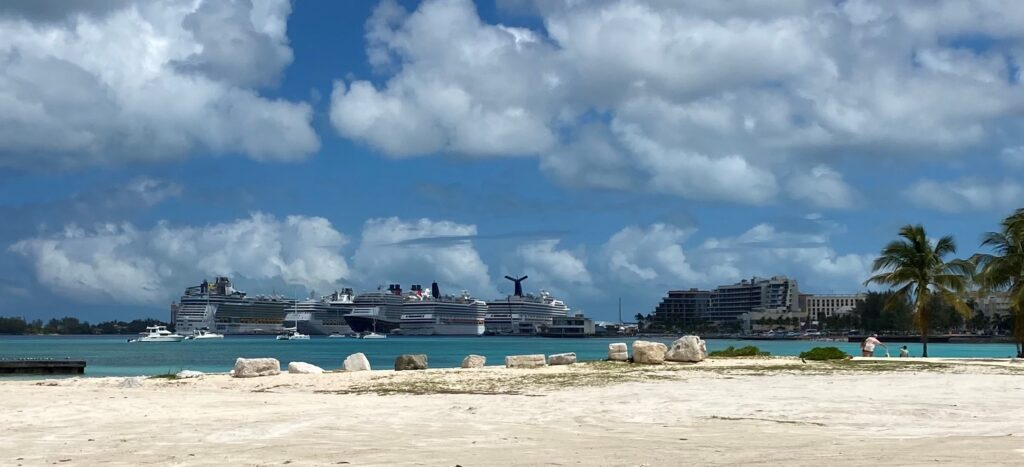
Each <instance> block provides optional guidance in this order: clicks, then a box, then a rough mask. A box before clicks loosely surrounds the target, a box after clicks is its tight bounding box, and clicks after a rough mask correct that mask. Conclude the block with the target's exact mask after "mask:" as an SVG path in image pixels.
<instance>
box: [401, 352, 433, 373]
mask: <svg viewBox="0 0 1024 467" xmlns="http://www.w3.org/2000/svg"><path fill="white" fill-rule="evenodd" d="M426 369H427V356H426V355H424V354H415V355H411V354H406V355H399V356H398V357H397V358H395V371H403V370H426Z"/></svg>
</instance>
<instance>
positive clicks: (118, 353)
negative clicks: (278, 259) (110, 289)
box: [0, 336, 1014, 376]
mask: <svg viewBox="0 0 1024 467" xmlns="http://www.w3.org/2000/svg"><path fill="white" fill-rule="evenodd" d="M127 339H128V336H122V337H116V336H0V358H65V357H68V358H72V359H84V360H85V361H86V362H87V363H88V366H87V367H86V375H87V376H133V375H156V374H161V373H167V372H177V371H179V370H183V369H188V370H198V371H203V372H226V371H228V370H230V369H231V367H232V366H233V365H234V361H235V358H237V357H273V358H276V359H278V360H280V361H281V365H282V366H286V365H287V364H288V362H292V361H303V362H308V363H312V364H314V365H318V366H320V367H323V368H325V369H332V368H338V367H340V366H341V362H342V361H343V360H344V359H345V357H346V356H348V355H349V354H352V353H355V352H363V353H364V354H366V356H367V357H368V358H369V359H370V364H371V366H373V367H374V368H376V369H390V368H392V367H393V365H394V360H395V357H396V356H398V355H401V354H406V353H423V354H427V356H428V358H429V365H430V367H431V368H444V367H457V366H459V363H461V362H462V358H463V357H465V356H466V355H468V354H471V353H475V354H479V355H484V356H486V357H487V363H488V364H489V365H500V364H502V363H503V362H504V357H505V356H506V355H519V354H548V355H550V354H553V353H561V352H576V356H577V358H578V359H579V360H581V361H585V360H601V359H604V358H605V357H607V354H608V343H610V342H627V343H628V342H632V341H633V340H635V339H622V338H610V339H605V338H588V339H553V338H542V337H388V338H387V339H379V340H362V339H349V338H342V339H337V338H327V337H318V336H313V338H312V339H310V340H308V341H277V340H275V339H274V337H273V336H227V337H226V338H225V339H223V340H219V341H216V340H215V341H183V342H168V343H155V342H149V343H142V342H138V343H127V342H126V340H127ZM645 340H657V341H661V342H665V343H666V344H671V339H652V338H645ZM730 345H734V346H738V347H742V346H745V345H756V346H758V347H760V348H761V350H766V351H768V352H771V354H772V355H797V354H799V353H800V352H802V351H805V350H808V349H810V348H812V347H818V346H835V347H839V348H840V349H843V350H844V351H846V352H847V353H850V354H851V355H854V354H858V353H859V346H858V344H856V343H846V342H812V341H756V342H755V341H739V340H709V341H708V350H709V351H713V350H719V349H723V348H725V347H727V346H730ZM900 345H903V344H890V346H889V347H890V352H891V354H892V355H894V356H895V355H898V354H899V352H898V350H897V349H898V348H899V346H900ZM907 345H908V346H909V348H910V353H911V355H912V356H920V354H921V345H920V344H907ZM928 352H929V354H930V356H933V357H1010V356H1012V355H1013V353H1014V349H1013V345H1012V344H930V345H929V346H928ZM876 355H878V356H883V355H885V353H884V349H881V348H879V350H878V352H876Z"/></svg>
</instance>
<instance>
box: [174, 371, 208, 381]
mask: <svg viewBox="0 0 1024 467" xmlns="http://www.w3.org/2000/svg"><path fill="white" fill-rule="evenodd" d="M205 374H206V373H203V372H202V371H195V370H181V371H179V372H178V373H177V374H175V375H174V377H175V378H176V379H186V378H198V377H200V376H203V375H205Z"/></svg>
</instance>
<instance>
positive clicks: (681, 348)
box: [665, 336, 708, 362]
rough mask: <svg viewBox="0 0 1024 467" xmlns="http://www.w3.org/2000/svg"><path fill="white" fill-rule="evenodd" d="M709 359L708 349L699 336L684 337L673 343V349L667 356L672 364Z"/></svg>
mask: <svg viewBox="0 0 1024 467" xmlns="http://www.w3.org/2000/svg"><path fill="white" fill-rule="evenodd" d="M705 358H708V347H707V344H706V343H705V342H704V339H701V338H700V337H698V336H683V337H680V338H679V339H676V340H675V342H673V343H672V348H671V349H669V351H668V353H666V354H665V360H668V361H670V362H699V361H702V360H704V359H705Z"/></svg>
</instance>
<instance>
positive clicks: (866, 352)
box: [860, 334, 889, 357]
mask: <svg viewBox="0 0 1024 467" xmlns="http://www.w3.org/2000/svg"><path fill="white" fill-rule="evenodd" d="M878 345H880V346H882V347H885V350H889V346H887V345H885V344H883V343H882V341H880V340H878V334H872V335H871V336H869V337H868V338H867V339H864V342H862V343H861V344H860V356H861V357H874V356H875V346H878Z"/></svg>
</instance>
